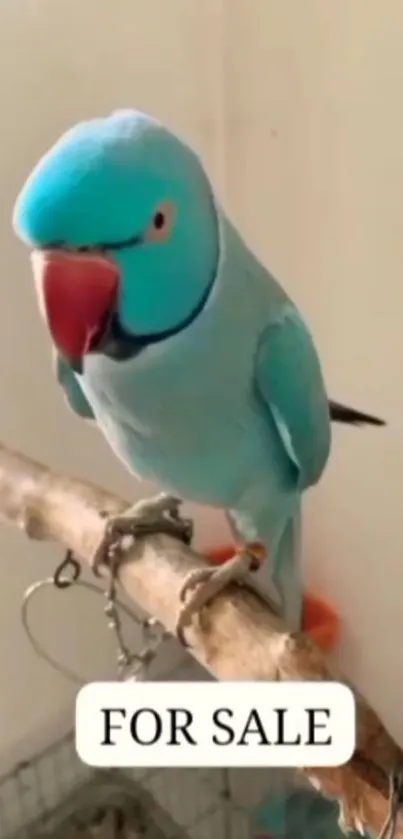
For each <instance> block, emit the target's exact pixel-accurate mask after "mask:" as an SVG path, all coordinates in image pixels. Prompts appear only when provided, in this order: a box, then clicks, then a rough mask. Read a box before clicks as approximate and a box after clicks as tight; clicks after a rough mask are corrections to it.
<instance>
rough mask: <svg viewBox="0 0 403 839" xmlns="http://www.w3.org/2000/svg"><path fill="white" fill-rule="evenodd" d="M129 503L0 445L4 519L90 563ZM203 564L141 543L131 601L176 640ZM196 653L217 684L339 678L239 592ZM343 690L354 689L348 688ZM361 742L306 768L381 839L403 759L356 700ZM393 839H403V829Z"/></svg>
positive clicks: (176, 550)
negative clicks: (186, 597)
mask: <svg viewBox="0 0 403 839" xmlns="http://www.w3.org/2000/svg"><path fill="white" fill-rule="evenodd" d="M127 506H128V502H127V501H125V500H124V499H122V498H118V497H116V496H113V495H110V494H108V493H107V492H105V491H104V490H102V489H100V488H99V487H97V486H94V485H92V484H90V483H87V482H85V481H82V480H79V479H75V478H71V477H67V476H65V475H58V474H56V473H53V472H51V471H49V470H48V469H47V468H46V467H45V466H42V465H41V464H39V463H36V462H35V461H33V460H31V459H30V458H28V457H26V456H24V455H22V454H18V453H15V452H12V451H10V450H9V449H7V448H6V447H4V446H1V445H0V516H1V517H2V518H4V519H8V520H9V521H11V522H13V523H14V524H16V525H17V526H19V527H20V528H22V529H23V530H25V532H26V533H27V535H28V536H29V537H30V538H33V539H50V540H52V539H53V540H56V541H57V542H60V543H61V544H62V545H64V546H65V547H66V548H67V547H69V548H71V549H72V550H73V551H74V552H75V553H76V554H77V555H78V556H79V557H80V558H81V559H83V560H86V561H87V562H89V561H90V560H91V557H92V555H93V553H94V551H95V548H96V547H97V545H98V544H99V541H100V539H101V537H102V534H103V529H104V526H105V522H104V521H103V520H102V518H101V517H100V515H99V513H100V511H102V510H107V511H110V512H111V513H118V512H121V511H123V510H124V509H126V507H127ZM202 565H203V559H202V558H201V557H200V556H198V555H197V554H196V553H194V552H193V551H192V550H190V549H188V548H186V547H185V546H184V545H182V544H180V543H179V542H176V541H173V540H172V539H170V538H168V537H154V538H148V539H145V540H143V541H142V542H141V543H138V544H137V546H136V547H135V548H133V550H132V552H131V553H130V555H129V556H128V561H127V562H125V563H124V565H122V567H121V572H120V581H121V583H122V585H123V587H124V589H125V590H126V592H127V593H128V594H129V596H130V597H131V598H132V600H134V601H135V602H137V603H138V604H139V605H141V607H142V608H144V609H145V610H146V611H147V612H148V613H149V614H151V615H153V616H155V617H156V618H157V619H158V620H160V621H161V623H162V624H163V625H164V626H165V627H166V628H167V629H168V630H171V631H173V630H174V627H175V622H176V617H177V613H178V608H179V605H180V604H179V597H178V594H179V591H180V588H181V585H182V583H183V581H184V579H185V577H186V575H187V574H188V572H189V571H190V570H192V569H193V568H198V567H200V566H202ZM189 637H190V638H191V642H192V645H193V646H192V648H191V650H190V652H191V653H192V654H193V655H194V656H195V658H196V659H197V660H198V661H199V662H200V663H201V664H202V665H203V666H204V667H205V668H207V669H208V670H209V671H210V672H211V673H212V674H213V675H214V676H215V677H216V678H217V679H221V680H224V679H240V680H242V679H255V680H285V681H286V680H328V679H334V678H338V674H336V673H335V672H334V671H332V672H331V671H330V669H329V665H328V664H327V662H326V659H325V656H324V655H323V654H322V652H321V651H320V650H319V648H318V647H317V646H316V645H315V644H314V642H313V641H311V640H310V639H309V638H307V637H306V636H303V635H293V634H290V633H289V632H287V629H286V628H285V627H284V626H283V625H282V624H281V623H280V622H279V621H278V620H277V619H276V618H275V617H274V616H273V615H271V614H270V612H269V610H268V608H267V605H266V604H265V603H263V601H260V599H259V598H258V596H257V595H255V594H254V593H252V592H250V591H248V590H246V589H243V588H242V589H240V588H239V587H236V586H233V587H232V588H230V589H228V590H227V591H226V592H225V593H223V594H220V595H219V596H218V597H217V598H216V599H215V600H214V602H213V603H212V604H211V606H209V607H208V608H207V609H206V620H205V622H203V632H202V631H201V630H200V629H199V628H197V627H195V628H194V629H193V630H192V632H191V633H189ZM343 681H346V680H345V679H343ZM355 694H356V699H357V723H358V742H357V748H356V752H355V754H354V756H353V758H352V760H351V761H350V762H349V763H348V764H346V765H345V766H342V767H339V768H326V769H322V768H318V769H314V768H307V769H305V770H304V772H305V774H306V775H307V776H308V778H309V779H310V781H311V782H312V783H313V784H314V786H316V787H317V788H318V789H319V790H320V791H321V792H322V793H323V794H325V795H330V796H331V797H335V798H338V799H339V801H340V805H341V811H342V813H343V815H344V818H345V823H346V826H347V827H349V828H350V829H352V828H353V827H355V828H356V829H360V827H361V828H362V827H365V828H366V829H367V830H371V831H373V832H375V833H378V832H379V831H380V830H381V828H382V826H383V824H384V822H385V820H386V818H387V816H388V809H389V803H388V792H389V791H388V776H389V774H390V773H391V772H392V771H393V769H394V768H395V767H396V765H400V764H402V765H403V753H402V751H401V750H400V749H399V747H398V746H397V745H396V744H395V743H394V741H393V740H392V738H391V737H390V735H389V734H388V732H387V731H386V729H385V728H384V726H383V724H382V723H381V721H380V720H379V718H378V717H377V715H376V714H375V712H374V711H373V710H372V709H371V708H370V707H369V706H368V704H367V703H366V702H365V700H364V699H363V698H362V697H361V696H360V695H359V694H358V693H357V691H355ZM394 839H403V822H400V823H399V826H398V829H397V832H396V835H395V837H394Z"/></svg>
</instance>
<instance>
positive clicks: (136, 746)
mask: <svg viewBox="0 0 403 839" xmlns="http://www.w3.org/2000/svg"><path fill="white" fill-rule="evenodd" d="M355 731H356V720H355V699H354V695H353V693H352V691H351V690H350V688H348V687H347V686H346V685H343V684H339V683H337V682H128V683H124V682H94V683H91V684H88V685H85V686H84V687H83V688H81V690H80V692H79V694H78V696H77V702H76V749H77V753H78V755H79V757H80V758H81V760H82V761H83V762H84V763H87V764H89V765H90V766H100V767H101V766H110V767H119V766H120V767H124V766H126V767H127V766H131V767H136V766H138V767H155V766H159V767H174V766H177V767H215V766H216V767H217V766H218V767H242V766H275V767H281V766H290V767H298V766H318V767H319V766H341V765H342V764H344V763H346V762H347V761H348V760H350V758H351V756H352V754H353V752H354V749H355Z"/></svg>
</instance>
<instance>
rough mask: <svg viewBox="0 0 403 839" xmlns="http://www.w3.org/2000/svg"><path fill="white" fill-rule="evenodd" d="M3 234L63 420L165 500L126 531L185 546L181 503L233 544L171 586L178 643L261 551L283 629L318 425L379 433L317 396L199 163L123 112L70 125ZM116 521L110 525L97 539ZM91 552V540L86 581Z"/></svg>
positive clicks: (154, 502) (287, 321)
mask: <svg viewBox="0 0 403 839" xmlns="http://www.w3.org/2000/svg"><path fill="white" fill-rule="evenodd" d="M13 224H14V229H15V231H16V233H17V235H18V236H19V237H20V238H21V239H22V240H23V241H24V242H25V243H26V244H27V245H28V246H29V248H30V249H31V251H32V257H31V258H32V265H33V273H34V278H35V283H36V289H37V294H38V299H39V306H40V309H41V312H42V315H43V317H44V319H45V321H46V323H47V327H48V330H49V332H50V335H51V338H52V342H53V345H54V352H55V364H56V375H57V378H58V381H59V382H60V384H61V386H62V387H63V389H64V391H65V394H66V396H67V400H68V402H69V404H70V406H71V408H72V409H73V410H74V411H75V412H76V413H77V414H78V415H79V416H80V417H83V418H84V419H90V420H94V421H95V423H96V424H97V426H98V428H99V429H100V430H101V432H103V434H104V435H105V437H106V439H107V441H108V442H109V444H110V446H111V448H112V449H113V451H114V452H115V453H116V455H117V456H118V457H119V458H120V459H121V460H122V461H123V463H124V464H125V465H126V467H128V469H129V470H130V471H131V472H132V473H133V474H134V475H136V476H138V477H140V478H141V479H148V480H153V481H157V482H159V484H160V485H162V486H163V487H164V489H165V490H166V492H167V494H163V495H160V496H158V498H157V499H150V500H149V501H145V502H142V503H141V504H140V505H135V507H134V508H130V510H128V511H127V515H126V516H124V517H123V518H124V519H125V520H126V524H127V532H129V528H130V526H132V527H134V530H133V532H137V533H138V532H153V530H154V531H158V528H160V529H161V530H164V527H165V528H166V526H167V521H169V526H168V531H169V527H171V529H172V532H173V533H175V532H177V533H178V534H181V535H182V536H185V535H186V534H185V532H184V530H182V531H181V524H180V521H181V520H180V517H179V514H178V509H179V504H180V503H181V501H180V499H182V498H187V499H189V500H192V501H194V502H199V503H201V504H208V505H210V506H214V507H217V508H221V509H223V510H225V511H226V512H227V515H228V517H229V520H230V522H231V525H232V528H233V532H234V533H235V534H236V538H237V544H238V547H239V551H238V553H237V555H236V556H235V557H234V559H233V560H231V561H230V562H229V563H227V565H226V566H224V567H222V568H219V569H212V568H209V569H202V570H201V571H197V572H193V573H192V574H191V575H189V577H188V579H187V580H186V582H185V585H184V588H183V591H182V599H183V601H184V605H183V608H182V610H181V613H180V615H179V617H178V631H180V632H183V628H184V626H185V624H186V625H187V624H188V623H189V622H190V620H191V618H192V616H193V614H195V613H197V612H199V610H200V609H201V607H202V606H203V604H205V603H206V602H207V600H209V599H210V598H211V597H212V595H213V594H214V593H215V592H217V591H218V590H220V588H222V587H223V586H224V585H226V584H227V582H228V581H229V580H230V579H237V580H238V581H242V580H243V579H244V577H245V575H247V574H248V572H249V570H250V569H252V568H256V567H257V565H259V562H261V560H262V549H261V546H263V548H264V551H263V554H267V555H268V557H269V563H268V566H269V574H268V576H269V578H270V586H271V589H270V591H271V593H270V597H271V598H272V599H274V602H275V603H276V608H277V609H278V610H279V612H281V614H282V616H283V618H284V620H285V621H286V622H287V624H288V626H289V627H290V629H292V630H295V629H298V628H299V627H300V625H301V610H302V581H301V562H300V549H301V500H302V495H303V492H304V491H305V490H307V489H308V488H309V487H313V486H314V485H315V484H317V483H318V481H319V479H320V477H321V475H322V473H323V471H324V469H325V466H326V463H327V461H328V457H329V452H330V446H331V420H335V421H341V422H346V423H351V424H361V423H372V424H375V425H376V424H378V425H382V424H383V421H382V420H378V419H377V418H375V417H371V416H368V415H365V414H361V413H360V412H357V411H354V410H352V409H350V408H346V407H345V406H343V405H340V404H338V403H336V402H332V401H329V399H328V396H327V392H326V387H325V383H324V379H323V374H322V370H321V365H320V361H319V358H318V354H317V351H316V349H315V345H314V343H313V340H312V337H311V335H310V332H309V330H308V328H307V326H306V325H305V323H304V321H303V319H302V317H301V315H300V313H299V312H298V310H297V308H296V307H295V305H294V304H293V302H292V301H291V300H290V298H289V296H288V295H287V294H286V292H285V291H284V290H283V288H282V287H281V286H280V285H279V283H278V282H277V281H276V280H275V279H274V277H273V276H272V275H271V274H270V272H269V271H268V270H267V269H266V268H265V267H264V266H263V265H262V264H261V263H260V262H259V261H258V259H257V258H256V257H255V256H254V255H253V253H252V252H251V251H250V250H249V248H248V247H247V245H246V244H245V242H244V241H243V239H242V237H241V235H240V234H239V232H238V231H237V230H236V229H235V227H234V226H233V225H232V224H231V222H230V220H229V219H228V218H227V216H226V215H225V213H224V212H223V210H222V209H221V207H220V206H219V204H218V201H217V200H216V198H215V196H214V193H213V191H212V187H211V185H210V182H209V180H208V177H207V175H206V173H205V171H204V168H203V166H202V164H201V162H200V160H199V158H198V157H197V156H196V154H195V153H194V152H193V151H192V150H191V149H190V147H188V145H187V144H186V143H184V142H183V141H181V140H180V139H179V138H178V137H176V136H175V135H174V134H173V133H171V132H170V131H169V130H168V129H167V128H166V127H164V126H163V125H162V124H160V122H158V121H157V120H156V119H154V118H151V117H149V116H147V115H145V114H143V113H139V112H137V111H134V110H133V111H132V110H127V111H118V112H115V113H113V114H111V115H109V116H108V117H106V118H99V119H92V120H90V121H88V122H84V123H80V124H79V125H77V126H75V127H74V128H72V129H71V130H69V131H68V132H67V133H66V134H65V135H64V136H62V137H61V139H59V141H58V142H57V143H56V144H55V145H54V146H53V148H51V149H50V151H48V153H47V154H46V155H45V156H44V157H43V158H42V159H41V160H40V161H39V163H38V165H37V166H36V167H35V169H34V171H33V172H32V173H31V175H30V176H29V177H28V179H27V181H26V183H25V185H24V186H23V188H22V190H21V192H20V194H19V196H18V198H17V202H16V205H15V209H14V216H13ZM135 526H137V528H138V530H135ZM122 527H123V529H124V522H122V517H119V519H116V518H115V519H112V518H111V520H110V522H109V531H108V532H109V535H111V533H113V532H114V530H115V531H116V532H117V531H119V528H120V529H122ZM141 527H143V531H141ZM109 546H110V543H109ZM107 557H108V538H107V536H106V537H105V540H104V543H103V545H102V546H100V549H99V551H97V554H96V557H94V569H95V570H96V569H97V568H98V567H99V566H100V565H101V564H105V563H107V561H108V560H107ZM186 598H187V599H186ZM185 599H186V602H185Z"/></svg>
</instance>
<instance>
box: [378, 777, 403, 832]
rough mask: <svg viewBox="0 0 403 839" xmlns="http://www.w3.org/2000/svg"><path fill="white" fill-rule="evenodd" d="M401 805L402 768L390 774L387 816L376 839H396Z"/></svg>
mask: <svg viewBox="0 0 403 839" xmlns="http://www.w3.org/2000/svg"><path fill="white" fill-rule="evenodd" d="M402 804H403V768H402V767H399V768H397V769H395V770H394V772H392V773H391V775H390V779H389V814H388V817H387V819H386V821H385V824H384V826H383V828H382V830H381V832H380V834H379V836H378V839H396V835H397V827H398V817H399V809H400V807H401V805H402Z"/></svg>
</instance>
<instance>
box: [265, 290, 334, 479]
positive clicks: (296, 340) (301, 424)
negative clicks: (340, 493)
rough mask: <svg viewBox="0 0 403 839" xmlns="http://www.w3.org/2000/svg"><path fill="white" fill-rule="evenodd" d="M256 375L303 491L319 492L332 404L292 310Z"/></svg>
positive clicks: (272, 328) (269, 330) (272, 329)
mask: <svg viewBox="0 0 403 839" xmlns="http://www.w3.org/2000/svg"><path fill="white" fill-rule="evenodd" d="M283 312H284V310H283ZM255 375H256V383H257V390H258V393H259V394H260V397H261V398H262V399H263V402H264V403H265V405H266V407H267V408H268V409H269V410H270V412H271V415H272V417H273V419H274V421H275V423H276V426H277V429H278V431H279V434H280V436H281V439H282V441H283V444H284V446H285V448H286V451H287V453H288V455H289V457H290V459H291V460H292V461H293V462H294V464H295V466H296V467H297V469H298V472H299V482H300V484H301V486H302V488H303V489H306V488H307V487H309V486H313V485H314V484H316V483H317V481H318V480H319V478H320V476H321V474H322V472H323V470H324V468H325V465H326V462H327V459H328V456H329V452H330V442H331V431H330V412H329V402H328V397H327V393H326V388H325V384H324V380H323V375H322V370H321V366H320V362H319V358H318V354H317V352H316V349H315V346H314V343H313V341H312V338H311V336H310V334H309V331H308V329H307V327H306V326H305V324H304V323H303V321H302V319H301V318H300V316H299V315H298V312H297V311H296V310H295V309H294V308H293V307H292V306H291V305H290V306H287V309H286V311H285V313H284V315H283V317H282V319H281V321H280V320H279V321H276V322H274V323H272V324H270V325H268V326H267V327H266V329H265V330H264V331H263V334H262V336H261V339H260V342H259V347H258V352H257V358H256V368H255Z"/></svg>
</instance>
